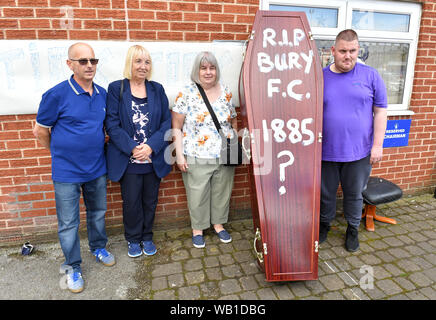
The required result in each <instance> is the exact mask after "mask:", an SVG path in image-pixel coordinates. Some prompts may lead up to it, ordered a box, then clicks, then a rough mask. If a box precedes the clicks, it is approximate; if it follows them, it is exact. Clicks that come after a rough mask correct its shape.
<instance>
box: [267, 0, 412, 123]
mask: <svg viewBox="0 0 436 320" xmlns="http://www.w3.org/2000/svg"><path fill="white" fill-rule="evenodd" d="M393 2H395V5H393ZM271 4H273V5H289V6H302V7H316V8H332V9H337V10H338V21H337V26H338V27H337V28H322V27H313V28H311V31H312V34H313V37H314V39H317V40H318V39H319V40H334V38H335V37H336V35H337V34H338V33H339V32H340V31H342V30H344V29H349V28H351V27H352V13H353V10H363V11H374V12H382V13H394V14H408V15H410V20H409V30H408V32H395V31H379V30H360V29H357V30H355V31H356V32H357V34H358V35H359V41H370V42H390V43H408V44H409V54H408V57H407V70H406V76H405V81H404V91H403V98H402V103H399V104H389V105H388V115H408V114H413V112H412V111H411V110H409V106H410V99H411V96H412V90H413V79H414V73H415V60H416V54H417V48H418V38H419V28H420V22H421V5H420V4H419V3H411V2H403V1H392V0H391V1H384V0H383V1H379V0H367V1H363V0H329V1H322V0H260V3H259V8H260V9H261V10H269V6H270V5H271Z"/></svg>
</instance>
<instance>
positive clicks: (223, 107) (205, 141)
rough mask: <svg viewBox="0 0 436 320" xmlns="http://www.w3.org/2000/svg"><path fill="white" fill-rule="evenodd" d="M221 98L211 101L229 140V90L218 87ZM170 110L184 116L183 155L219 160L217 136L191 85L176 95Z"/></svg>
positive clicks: (231, 115) (232, 113)
mask: <svg viewBox="0 0 436 320" xmlns="http://www.w3.org/2000/svg"><path fill="white" fill-rule="evenodd" d="M220 86H221V95H220V96H219V98H218V99H216V100H215V101H214V102H211V106H212V109H213V110H214V112H215V115H216V116H217V118H218V121H219V123H220V125H221V128H222V130H223V133H224V134H225V135H227V136H228V137H229V138H232V137H233V134H234V131H233V130H232V127H231V123H230V121H231V119H232V118H235V117H236V111H235V107H234V106H233V103H232V93H231V92H230V89H229V88H228V87H227V86H225V85H222V84H220ZM172 111H174V112H177V113H179V114H184V115H185V122H184V124H183V129H182V131H183V153H184V154H185V155H187V156H190V157H195V158H201V159H214V158H219V157H220V150H221V136H220V135H219V133H218V130H217V129H216V127H215V124H214V122H213V120H212V116H211V115H210V113H209V111H208V109H207V107H206V104H205V103H204V101H203V98H202V97H201V94H200V92H199V91H198V88H197V86H196V84H195V83H194V82H192V83H191V84H190V85H188V86H186V87H185V88H184V89H183V90H182V91H181V92H179V94H178V96H177V98H176V101H175V104H174V107H173V109H172Z"/></svg>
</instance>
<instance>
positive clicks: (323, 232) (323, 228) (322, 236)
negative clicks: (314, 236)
mask: <svg viewBox="0 0 436 320" xmlns="http://www.w3.org/2000/svg"><path fill="white" fill-rule="evenodd" d="M329 230H330V225H329V224H327V223H323V222H320V223H319V239H318V242H319V244H321V243H323V242H324V241H326V240H327V233H328V232H329Z"/></svg>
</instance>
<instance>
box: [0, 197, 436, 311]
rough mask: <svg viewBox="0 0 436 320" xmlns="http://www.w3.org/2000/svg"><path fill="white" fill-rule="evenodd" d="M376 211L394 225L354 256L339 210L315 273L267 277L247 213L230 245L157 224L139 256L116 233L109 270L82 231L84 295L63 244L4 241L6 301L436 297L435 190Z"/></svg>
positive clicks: (378, 228)
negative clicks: (149, 251)
mask: <svg viewBox="0 0 436 320" xmlns="http://www.w3.org/2000/svg"><path fill="white" fill-rule="evenodd" d="M377 213H378V214H379V215H382V216H387V217H391V218H394V219H396V220H397V224H396V225H390V224H385V223H382V222H376V223H375V231H374V232H368V231H366V230H365V228H364V225H363V223H362V224H361V226H360V229H359V239H360V250H359V251H358V252H355V253H349V252H347V251H346V250H345V248H344V235H345V229H346V222H345V220H344V218H343V215H342V214H341V209H340V208H339V207H338V214H337V218H336V219H335V221H334V223H333V225H332V229H331V231H330V232H329V235H328V239H327V241H326V242H324V243H323V244H321V245H320V249H319V278H318V280H313V281H295V282H279V283H276V282H275V283H270V282H266V281H265V277H264V273H263V272H262V271H261V270H260V269H259V268H258V266H257V263H256V260H255V256H254V252H253V249H252V243H253V237H254V234H253V223H252V220H251V219H245V220H233V221H231V222H229V223H228V224H227V225H226V228H227V230H228V231H229V232H230V233H231V235H232V237H233V241H232V242H231V243H229V244H223V243H221V242H219V240H218V239H217V237H216V236H215V235H213V234H212V233H211V232H210V231H209V232H207V233H205V234H206V236H205V239H206V248H204V249H196V248H194V247H193V246H192V242H191V232H190V229H189V228H184V229H176V230H175V229H172V230H158V231H155V235H154V240H155V243H156V246H157V248H158V252H157V254H156V255H154V256H141V257H139V258H135V259H132V258H129V257H128V256H127V245H126V241H125V240H124V236H123V234H121V233H118V234H115V235H111V236H110V237H109V243H108V247H107V248H108V250H109V251H110V252H112V253H113V254H114V255H115V257H116V261H117V262H116V265H115V266H113V267H105V266H103V265H102V264H100V263H97V262H96V261H95V258H94V257H93V256H92V255H91V254H90V253H89V251H88V249H87V248H88V246H87V239H86V237H82V240H81V248H82V260H83V263H82V270H83V278H84V280H85V290H84V291H83V292H81V293H79V294H73V293H71V292H69V291H68V290H67V289H66V285H65V283H66V282H65V281H66V278H65V275H62V274H59V267H60V265H61V263H62V262H63V261H64V259H63V254H62V251H61V248H60V246H59V243H58V242H57V241H52V242H48V243H33V245H34V246H35V250H34V252H33V253H32V254H31V255H29V256H22V255H21V253H20V252H21V248H20V246H8V247H0V299H2V300H17V299H20V300H135V299H139V300H154V301H156V300H174V301H173V302H172V303H175V302H176V301H181V300H214V301H216V300H227V301H230V300H232V301H236V300H241V301H243V300H250V301H254V300H260V301H261V300H262V301H266V300H435V299H436V283H435V281H436V228H435V227H436V199H435V198H434V197H433V194H424V195H420V196H414V197H410V196H404V197H403V198H402V199H400V200H398V201H396V202H393V203H390V204H385V205H380V206H378V208H377ZM177 306H179V305H178V304H177ZM241 310H242V309H241ZM185 311H186V310H185ZM191 311H192V310H191ZM209 311H210V310H209ZM258 311H259V310H258ZM174 312H183V310H175V311H174Z"/></svg>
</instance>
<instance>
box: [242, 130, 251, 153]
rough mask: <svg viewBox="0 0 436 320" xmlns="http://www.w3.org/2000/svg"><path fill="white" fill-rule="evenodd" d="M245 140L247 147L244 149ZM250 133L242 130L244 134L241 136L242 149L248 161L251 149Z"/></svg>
mask: <svg viewBox="0 0 436 320" xmlns="http://www.w3.org/2000/svg"><path fill="white" fill-rule="evenodd" d="M246 139H248V147H246V142H245V141H246ZM250 139H251V137H250V132H249V131H248V129H247V128H244V133H243V134H242V149H243V150H244V153H245V157H246V158H247V160H248V161H250V159H251V148H250V143H251V142H250Z"/></svg>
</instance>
